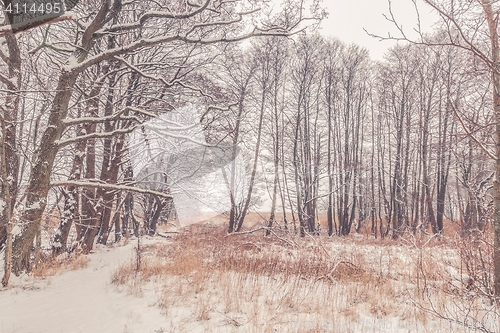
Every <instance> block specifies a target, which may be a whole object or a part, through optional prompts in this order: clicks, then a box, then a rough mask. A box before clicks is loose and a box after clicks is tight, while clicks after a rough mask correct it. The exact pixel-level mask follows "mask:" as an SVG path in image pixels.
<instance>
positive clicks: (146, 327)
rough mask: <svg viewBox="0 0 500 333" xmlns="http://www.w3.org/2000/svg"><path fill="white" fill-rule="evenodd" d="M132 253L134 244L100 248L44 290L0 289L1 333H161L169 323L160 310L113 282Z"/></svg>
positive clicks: (52, 278) (57, 277) (51, 282)
mask: <svg viewBox="0 0 500 333" xmlns="http://www.w3.org/2000/svg"><path fill="white" fill-rule="evenodd" d="M132 251H133V246H132V245H130V244H129V245H127V246H125V247H119V248H114V249H108V248H106V247H102V248H100V249H98V250H97V251H96V253H93V254H91V255H90V256H89V258H90V262H89V263H88V266H87V267H86V268H84V269H80V270H76V271H69V272H65V273H63V274H61V275H57V276H53V277H51V278H49V279H50V282H49V283H48V284H44V286H43V287H42V288H40V289H35V290H23V288H22V287H21V286H17V287H16V285H18V283H17V281H13V283H12V284H13V285H14V287H13V288H9V289H3V290H2V289H0V333H14V332H15V333H59V332H60V333H63V332H64V333H73V332H74V333H108V332H109V333H115V332H116V333H135V332H144V333H145V332H152V333H154V332H163V329H164V328H166V327H168V326H169V325H168V324H167V318H166V317H165V316H164V315H162V314H161V313H160V309H159V308H157V307H154V306H150V305H149V304H148V303H147V301H146V300H145V299H144V298H138V297H134V296H131V295H127V294H126V293H124V292H123V293H121V292H118V291H116V288H115V286H113V285H111V284H110V281H111V274H112V272H113V271H114V270H115V269H116V268H117V267H118V266H119V265H120V264H122V263H124V262H126V261H127V260H130V258H132V256H133V252H132ZM42 285H43V284H42ZM162 328H163V329H162Z"/></svg>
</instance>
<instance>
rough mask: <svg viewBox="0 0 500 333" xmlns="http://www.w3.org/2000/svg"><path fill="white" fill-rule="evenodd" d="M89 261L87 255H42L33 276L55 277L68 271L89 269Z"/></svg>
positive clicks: (35, 266) (34, 268)
mask: <svg viewBox="0 0 500 333" xmlns="http://www.w3.org/2000/svg"><path fill="white" fill-rule="evenodd" d="M89 261H90V260H89V259H88V258H87V256H85V255H74V256H58V257H54V256H52V255H48V254H44V253H41V254H40V258H39V260H38V262H37V263H35V265H34V267H33V270H32V274H33V276H35V277H42V278H43V277H48V276H54V275H56V274H59V273H61V272H63V271H66V270H77V269H82V268H85V267H87V264H88V263H89Z"/></svg>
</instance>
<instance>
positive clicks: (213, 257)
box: [112, 226, 491, 333]
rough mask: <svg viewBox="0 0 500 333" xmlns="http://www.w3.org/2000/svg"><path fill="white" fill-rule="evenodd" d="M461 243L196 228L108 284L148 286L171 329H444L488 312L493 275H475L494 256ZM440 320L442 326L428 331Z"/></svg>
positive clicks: (149, 252)
mask: <svg viewBox="0 0 500 333" xmlns="http://www.w3.org/2000/svg"><path fill="white" fill-rule="evenodd" d="M461 244H462V247H463V248H459V250H458V251H457V250H456V248H457V246H458V244H457V243H455V242H454V241H453V240H437V239H423V238H422V239H415V238H414V237H411V236H409V237H407V238H405V239H402V240H399V241H393V240H375V239H368V238H366V237H365V236H359V235H353V236H349V237H344V238H338V237H333V238H328V237H323V236H321V237H314V238H313V237H306V238H305V239H300V238H296V237H290V236H289V235H286V234H281V233H280V234H276V235H275V236H271V237H263V231H259V232H255V233H252V234H244V235H234V236H233V235H232V236H227V235H226V233H225V229H224V228H222V227H213V226H211V227H209V226H192V227H191V228H188V229H186V231H184V232H181V233H179V234H177V235H175V236H173V237H172V238H171V239H170V240H169V243H167V244H165V243H163V244H161V245H149V246H144V247H143V248H141V257H142V258H143V259H142V261H141V265H140V268H139V270H137V269H136V268H137V266H136V264H135V263H133V264H127V265H124V266H122V267H120V268H119V269H118V270H116V271H115V273H114V275H113V277H112V282H113V283H115V284H118V285H124V286H127V287H128V288H129V291H130V292H132V293H134V294H142V292H143V291H144V292H145V294H147V290H150V291H151V290H153V292H152V293H150V294H151V295H150V296H151V297H152V298H153V302H152V303H155V304H156V305H158V306H160V307H161V308H162V309H163V311H164V313H165V314H166V315H167V316H168V318H170V319H171V322H172V327H171V331H172V332H232V331H234V330H235V329H236V330H238V331H239V332H258V333H261V332H288V331H294V329H293V327H292V326H291V323H292V321H293V320H295V321H299V322H307V321H309V322H316V323H324V322H323V321H324V320H331V321H332V323H339V324H340V323H342V322H345V321H353V322H355V321H357V320H368V322H370V323H372V322H373V323H376V322H378V321H382V320H385V321H393V322H394V323H397V322H412V323H413V322H419V323H421V324H422V325H423V327H424V330H423V331H424V332H425V331H429V332H431V331H432V332H438V331H443V332H449V331H450V330H449V329H448V330H446V329H444V326H443V325H444V324H443V322H444V323H446V320H447V319H450V318H457V319H459V318H462V317H463V315H464V310H467V309H468V310H469V314H468V315H467V314H466V315H465V318H463V319H465V320H468V318H472V317H475V318H480V316H482V315H484V314H485V312H486V311H488V310H489V309H491V304H490V305H488V304H487V302H486V303H485V299H487V295H486V294H485V293H487V290H484V288H483V289H481V286H483V287H484V285H485V282H484V280H485V279H486V280H487V279H488V278H490V277H489V276H488V275H484V274H481V272H483V273H484V270H482V268H483V267H486V266H487V265H489V264H490V260H489V259H488V258H490V256H491V253H489V252H487V250H486V248H485V249H484V250H483V252H484V253H483V256H482V258H483V259H482V261H481V260H480V258H477V257H475V256H474V255H473V254H474V253H476V252H475V251H473V248H474V246H477V244H475V243H474V242H471V241H468V242H462V243H461ZM467 251H469V252H467ZM467 253H469V256H468V257H467ZM485 259H487V260H486V262H485ZM464 260H467V262H468V265H469V266H468V267H470V268H468V269H465V270H464V269H463V267H464ZM460 268H462V269H460ZM469 272H476V273H475V275H474V276H473V279H474V281H475V282H474V283H476V285H477V287H476V285H473V286H471V285H470V283H469V282H468V281H469V280H468V279H469V278H470V276H471V275H470V274H469ZM481 276H482V277H481ZM464 281H465V282H464ZM487 283H488V282H486V285H487ZM151 285H153V286H155V287H153V288H151V287H150V286H151ZM481 291H482V292H483V294H482V295H481V294H480V292H481ZM454 302H455V303H457V304H455V303H454ZM432 310H434V313H433V312H432ZM490 315H491V314H490ZM440 316H441V320H442V321H443V322H440V326H439V328H443V330H433V329H429V327H430V326H429V325H431V324H432V323H433V321H435V320H438V319H439V318H440ZM461 316H462V317H461ZM467 316H468V317H467ZM490 317H491V316H490ZM460 320H461V319H460ZM332 330H333V331H335V332H337V331H338V332H345V331H346V330H345V329H342V328H340V327H338V328H335V327H332ZM307 331H308V332H324V331H325V330H324V329H322V328H320V327H319V326H318V325H316V327H314V328H312V329H308V330H307ZM350 331H351V332H364V331H367V332H368V331H373V328H372V329H371V330H370V329H366V330H365V329H363V328H361V329H359V327H358V328H357V329H354V330H350ZM406 331H407V332H410V331H411V332H413V330H412V329H410V330H406ZM419 331H422V330H419ZM451 331H454V332H462V331H464V329H463V327H461V326H460V325H459V326H458V327H455V328H454V329H453V330H451Z"/></svg>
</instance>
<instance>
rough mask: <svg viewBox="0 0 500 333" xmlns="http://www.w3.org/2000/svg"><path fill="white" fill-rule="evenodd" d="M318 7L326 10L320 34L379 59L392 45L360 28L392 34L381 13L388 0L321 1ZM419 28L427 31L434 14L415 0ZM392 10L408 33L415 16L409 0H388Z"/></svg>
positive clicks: (392, 28)
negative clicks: (320, 5)
mask: <svg viewBox="0 0 500 333" xmlns="http://www.w3.org/2000/svg"><path fill="white" fill-rule="evenodd" d="M322 6H323V7H325V8H326V9H327V11H328V13H329V16H328V18H327V19H325V20H324V22H322V24H321V26H322V29H321V30H320V33H321V34H323V35H331V36H335V37H337V38H339V39H340V40H341V41H343V42H346V43H356V44H358V45H360V46H363V47H366V48H367V49H368V50H370V56H371V58H372V59H376V60H381V59H382V57H383V54H384V53H385V51H386V50H387V49H388V48H389V47H391V46H392V45H394V42H392V41H379V40H377V39H375V38H373V37H370V36H368V35H367V34H366V32H365V31H363V28H365V29H367V30H368V31H369V32H371V33H373V34H378V35H383V36H387V32H391V35H396V33H397V30H396V28H395V27H394V25H393V24H392V23H389V22H388V21H387V20H386V19H385V18H384V17H383V15H382V14H386V15H388V16H389V5H388V0H323V2H322ZM417 6H418V8H419V12H420V20H421V26H422V30H424V31H426V32H430V31H431V30H432V26H433V24H434V23H435V22H436V21H437V20H438V16H437V15H436V14H434V13H432V12H431V9H430V7H429V6H428V5H426V4H424V3H423V1H422V0H417ZM392 8H393V13H394V15H395V16H396V19H397V20H398V22H399V23H400V24H402V25H403V27H404V29H405V30H406V31H408V32H411V30H412V29H414V28H416V27H417V15H416V14H415V7H414V5H413V2H412V0H392Z"/></svg>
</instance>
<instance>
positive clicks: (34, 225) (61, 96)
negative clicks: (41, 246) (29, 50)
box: [12, 71, 77, 276]
mask: <svg viewBox="0 0 500 333" xmlns="http://www.w3.org/2000/svg"><path fill="white" fill-rule="evenodd" d="M76 77H77V74H76V73H73V72H66V71H63V72H62V73H61V76H60V78H59V83H58V86H57V89H56V92H57V93H56V95H55V98H54V101H53V106H52V109H51V110H50V115H49V119H48V126H47V128H46V130H45V132H44V133H43V135H42V139H41V142H40V145H39V147H38V148H37V150H36V151H35V154H34V155H35V158H34V163H33V170H32V173H31V175H30V178H29V181H28V187H27V189H26V204H25V209H24V211H23V213H22V215H21V217H20V221H19V226H20V228H21V232H20V233H17V234H16V235H15V237H14V242H13V251H12V271H13V273H14V274H15V275H18V276H19V275H20V274H21V273H22V272H23V271H25V270H28V269H29V256H30V251H31V248H32V246H33V240H34V238H35V235H36V231H37V229H38V225H39V224H40V223H41V218H42V213H43V211H44V209H45V205H46V203H47V202H46V200H47V194H48V192H49V189H50V185H49V184H50V175H51V174H52V166H53V164H54V159H55V157H56V154H57V151H58V150H59V147H58V145H57V140H59V139H60V138H61V135H62V132H63V130H64V125H63V119H64V118H66V114H67V111H68V104H69V100H70V98H71V93H72V90H71V88H68V87H73V85H74V84H75V81H76Z"/></svg>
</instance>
